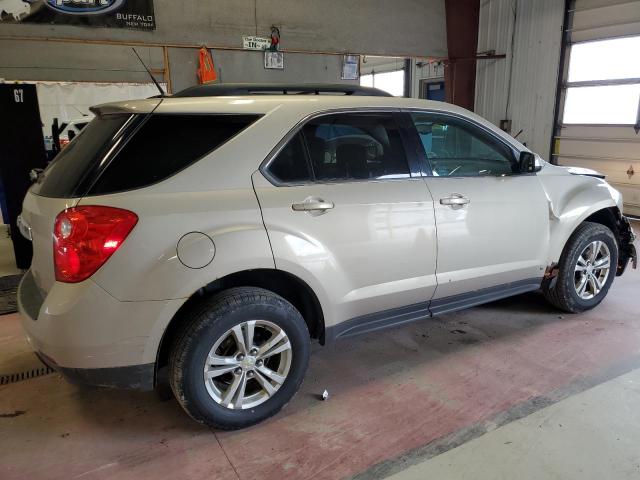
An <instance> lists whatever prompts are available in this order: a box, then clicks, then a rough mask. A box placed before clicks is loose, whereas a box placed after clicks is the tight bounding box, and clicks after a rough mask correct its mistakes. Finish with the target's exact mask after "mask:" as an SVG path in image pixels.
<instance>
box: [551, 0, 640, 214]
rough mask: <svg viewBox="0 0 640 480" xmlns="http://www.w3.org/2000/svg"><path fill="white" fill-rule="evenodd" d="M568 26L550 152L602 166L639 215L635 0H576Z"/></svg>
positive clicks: (639, 13) (638, 10)
mask: <svg viewBox="0 0 640 480" xmlns="http://www.w3.org/2000/svg"><path fill="white" fill-rule="evenodd" d="M569 26H570V35H569V38H570V44H569V45H568V46H567V50H566V57H565V58H566V61H565V65H564V76H563V78H564V82H563V87H562V91H561V110H560V117H559V120H560V123H561V128H560V129H559V134H558V135H556V137H555V138H556V143H555V149H554V155H555V158H556V160H557V163H558V164H560V165H576V166H581V167H586V168H592V169H594V170H598V171H600V172H602V173H604V174H605V175H606V176H607V179H608V181H609V182H610V183H611V184H612V185H614V186H615V187H616V188H618V189H619V190H620V191H621V192H622V193H623V196H624V208H625V212H626V213H627V214H631V215H640V134H638V128H640V118H639V117H640V53H639V52H640V1H638V0H636V1H628V0H626V1H623V0H576V1H575V4H574V6H573V8H571V10H570V17H569Z"/></svg>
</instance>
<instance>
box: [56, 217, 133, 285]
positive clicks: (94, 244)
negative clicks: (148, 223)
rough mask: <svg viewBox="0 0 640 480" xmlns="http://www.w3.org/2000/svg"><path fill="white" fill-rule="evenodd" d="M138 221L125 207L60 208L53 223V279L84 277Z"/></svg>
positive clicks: (118, 244)
mask: <svg viewBox="0 0 640 480" xmlns="http://www.w3.org/2000/svg"><path fill="white" fill-rule="evenodd" d="M137 222H138V216H137V215H136V214H135V213H133V212H130V211H128V210H122V209H120V208H113V207H98V206H87V207H74V208H69V209H67V210H65V211H64V212H60V214H58V216H57V217H56V222H55V225H54V227H53V264H54V266H55V272H56V280H58V281H59V282H67V283H76V282H81V281H83V280H86V279H87V278H89V277H90V276H91V275H93V274H94V273H95V272H96V270H98V269H99V268H100V267H101V266H102V265H103V264H104V262H106V261H107V259H108V258H109V257H110V256H111V255H113V253H114V252H115V251H116V250H118V248H120V245H122V242H124V240H125V238H127V235H129V233H130V232H131V230H132V229H133V227H135V225H136V223H137Z"/></svg>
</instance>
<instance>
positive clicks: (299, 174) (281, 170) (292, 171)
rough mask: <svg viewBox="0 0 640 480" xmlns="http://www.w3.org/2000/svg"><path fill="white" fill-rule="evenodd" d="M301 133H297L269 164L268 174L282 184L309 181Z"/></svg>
mask: <svg viewBox="0 0 640 480" xmlns="http://www.w3.org/2000/svg"><path fill="white" fill-rule="evenodd" d="M305 148H306V147H305V145H304V140H303V137H302V134H301V133H297V134H296V135H295V136H294V137H293V138H292V139H291V140H290V141H289V143H287V145H286V146H285V147H284V148H283V149H282V150H281V151H280V153H279V154H278V156H277V157H276V158H275V159H274V160H273V162H271V165H270V166H269V172H270V173H271V175H273V176H274V177H275V178H276V179H277V180H278V181H280V182H283V183H298V182H307V181H309V180H311V174H310V172H309V162H308V161H307V153H306V150H305Z"/></svg>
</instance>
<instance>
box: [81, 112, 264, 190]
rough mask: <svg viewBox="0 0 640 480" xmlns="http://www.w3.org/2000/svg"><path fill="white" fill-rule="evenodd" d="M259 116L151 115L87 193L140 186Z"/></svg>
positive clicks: (185, 163)
mask: <svg viewBox="0 0 640 480" xmlns="http://www.w3.org/2000/svg"><path fill="white" fill-rule="evenodd" d="M258 117H259V116H258V115H165V114H158V115H151V116H150V117H149V118H148V119H147V121H146V122H145V123H144V124H143V125H142V126H141V127H140V128H139V129H138V130H137V131H136V132H135V133H134V134H133V136H132V138H131V139H129V141H128V142H127V143H126V145H125V146H124V147H123V148H122V149H121V150H120V152H118V154H117V155H116V156H115V158H114V159H113V160H112V161H111V162H110V163H109V165H108V167H107V168H106V169H105V171H104V172H103V173H102V174H101V175H100V177H99V178H98V180H97V182H96V183H95V185H94V186H93V187H92V188H91V190H90V192H89V194H92V195H97V194H106V193H114V192H120V191H124V190H131V189H134V188H141V187H144V186H148V185H151V184H153V183H156V182H159V181H161V180H164V179H166V178H168V177H169V176H171V175H173V174H175V173H177V172H179V171H180V170H182V169H184V168H186V167H188V166H189V165H191V164H192V163H194V162H196V161H197V160H199V159H200V158H202V157H204V156H205V155H207V154H208V153H210V152H212V151H213V150H215V149H216V148H218V147H219V146H220V145H222V144H223V143H225V142H226V141H227V140H229V139H230V138H231V137H233V136H235V135H236V134H238V133H239V132H240V131H242V130H244V129H245V128H246V127H248V126H249V125H250V124H251V123H253V122H254V121H255V120H256V119H257V118H258Z"/></svg>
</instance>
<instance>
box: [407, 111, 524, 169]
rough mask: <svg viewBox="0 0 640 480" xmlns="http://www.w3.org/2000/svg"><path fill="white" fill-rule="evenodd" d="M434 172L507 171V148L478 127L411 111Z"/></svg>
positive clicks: (509, 162) (509, 154)
mask: <svg viewBox="0 0 640 480" xmlns="http://www.w3.org/2000/svg"><path fill="white" fill-rule="evenodd" d="M412 117H413V121H414V124H415V126H416V129H417V130H418V135H419V136H420V141H421V143H422V146H423V148H424V153H425V155H426V157H427V158H428V159H429V162H430V164H431V169H432V174H433V175H434V176H456V177H460V176H486V175H508V174H511V173H514V172H516V171H517V169H516V167H515V163H514V159H513V154H512V152H511V150H510V149H509V148H508V147H507V146H506V145H504V144H502V143H501V142H499V141H498V140H496V139H494V138H493V137H491V135H489V134H487V133H485V132H483V131H482V130H481V129H479V128H477V127H475V126H473V125H472V124H469V123H468V122H464V121H463V120H458V119H455V118H450V117H442V116H438V115H432V114H412Z"/></svg>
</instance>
